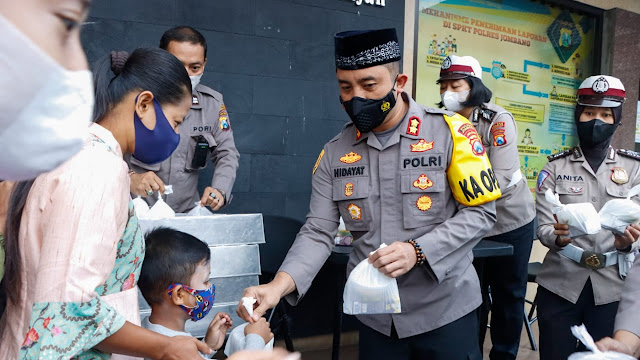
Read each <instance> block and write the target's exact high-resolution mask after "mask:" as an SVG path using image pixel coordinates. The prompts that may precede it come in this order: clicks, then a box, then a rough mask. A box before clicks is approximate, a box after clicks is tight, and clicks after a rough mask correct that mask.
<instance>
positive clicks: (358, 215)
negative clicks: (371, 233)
mask: <svg viewBox="0 0 640 360" xmlns="http://www.w3.org/2000/svg"><path fill="white" fill-rule="evenodd" d="M347 211H349V215H351V218H352V219H353V220H360V219H362V209H360V207H359V206H358V205H356V204H349V206H347Z"/></svg>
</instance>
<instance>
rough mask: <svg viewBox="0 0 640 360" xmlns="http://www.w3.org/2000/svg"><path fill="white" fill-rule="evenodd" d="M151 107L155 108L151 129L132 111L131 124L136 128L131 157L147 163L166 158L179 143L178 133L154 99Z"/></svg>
mask: <svg viewBox="0 0 640 360" xmlns="http://www.w3.org/2000/svg"><path fill="white" fill-rule="evenodd" d="M137 101H138V98H136V102H137ZM153 107H154V109H155V110H156V127H155V128H153V130H149V129H148V128H147V127H146V126H144V124H143V123H142V120H140V117H139V116H138V113H137V112H135V111H134V113H133V125H134V127H135V130H136V148H135V150H134V151H133V157H135V158H136V159H138V160H140V161H142V162H143V163H145V164H149V165H151V164H157V163H159V162H162V161H165V160H167V159H168V158H169V156H171V154H172V153H173V151H174V150H175V149H176V148H177V147H178V143H180V135H178V134H177V133H176V131H175V130H174V129H173V127H171V124H170V123H169V120H168V119H167V117H166V116H165V115H164V112H163V111H162V108H161V107H160V104H159V103H158V101H157V100H156V99H153Z"/></svg>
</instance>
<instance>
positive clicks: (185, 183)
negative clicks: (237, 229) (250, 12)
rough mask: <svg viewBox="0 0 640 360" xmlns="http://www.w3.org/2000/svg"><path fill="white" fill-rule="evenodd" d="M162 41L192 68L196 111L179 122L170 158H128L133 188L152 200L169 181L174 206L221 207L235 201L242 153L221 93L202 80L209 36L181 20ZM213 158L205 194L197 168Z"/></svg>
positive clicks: (179, 209)
mask: <svg viewBox="0 0 640 360" xmlns="http://www.w3.org/2000/svg"><path fill="white" fill-rule="evenodd" d="M160 47H161V48H163V49H165V50H167V51H169V52H170V53H172V54H173V55H174V56H176V57H177V58H178V60H180V61H181V62H182V63H183V64H184V66H185V68H186V69H187V72H188V73H189V77H190V78H191V85H192V88H193V94H192V95H193V99H192V103H191V111H189V114H188V115H187V117H186V119H185V120H184V122H183V123H182V124H180V126H179V130H180V143H179V144H178V148H177V149H176V150H175V151H174V152H173V154H172V155H171V157H170V158H169V159H167V160H165V161H163V162H161V163H158V164H145V163H143V162H141V161H139V160H137V159H136V158H135V157H131V158H130V159H129V161H128V163H129V168H130V170H131V173H130V175H131V192H132V193H133V194H135V195H139V196H143V197H144V199H145V200H146V201H147V203H149V205H153V204H154V203H155V201H156V196H155V195H154V193H155V192H156V191H160V192H161V193H164V190H165V189H164V185H165V184H170V185H172V186H173V194H171V195H167V196H166V197H165V201H166V202H167V204H168V205H169V206H170V207H171V208H172V209H173V210H174V211H176V212H186V211H188V210H190V209H191V208H193V207H194V206H195V203H196V202H198V201H199V202H200V203H201V204H202V205H203V206H210V207H211V208H212V209H213V210H218V209H220V208H221V207H222V206H224V205H226V204H228V203H229V202H230V201H231V198H232V196H231V189H232V188H233V183H234V182H235V179H236V170H237V169H238V159H239V157H240V154H239V153H238V150H237V149H236V145H235V142H234V140H233V131H232V130H231V123H230V122H229V114H228V113H227V108H226V106H225V104H224V101H223V100H222V94H220V93H219V92H217V91H215V90H213V89H211V88H209V87H207V86H204V85H202V84H200V78H201V77H202V74H203V73H204V68H205V65H206V63H207V43H206V40H205V38H204V36H202V34H201V33H200V32H198V31H197V30H195V29H193V28H191V27H188V26H178V27H176V28H173V29H170V30H167V31H166V32H165V33H164V34H163V35H162V38H161V40H160ZM209 161H212V162H213V163H214V164H215V173H214V175H213V179H212V180H211V186H207V187H206V188H205V189H204V192H203V194H202V195H200V194H198V193H197V187H198V174H199V172H200V171H201V170H203V169H204V168H205V167H206V165H207V163H208V162H209ZM152 195H153V196H152Z"/></svg>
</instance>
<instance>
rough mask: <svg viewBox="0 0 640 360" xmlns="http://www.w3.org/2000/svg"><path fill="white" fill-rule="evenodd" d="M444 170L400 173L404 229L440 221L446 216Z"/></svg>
mask: <svg viewBox="0 0 640 360" xmlns="http://www.w3.org/2000/svg"><path fill="white" fill-rule="evenodd" d="M446 181H447V180H446V179H445V174H444V171H424V172H414V171H412V172H406V173H403V174H402V175H401V186H400V190H401V192H402V213H403V218H404V227H405V229H414V228H417V227H421V226H425V225H430V224H433V223H440V222H442V221H444V220H445V218H446V211H445V203H444V200H445V199H444V191H445V188H446V186H447V183H446Z"/></svg>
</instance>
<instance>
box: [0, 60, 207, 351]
mask: <svg viewBox="0 0 640 360" xmlns="http://www.w3.org/2000/svg"><path fill="white" fill-rule="evenodd" d="M94 83H95V91H96V102H95V109H94V118H95V122H96V123H95V124H93V125H91V126H90V127H89V136H87V138H86V140H85V145H84V148H83V149H82V150H81V151H80V152H79V153H78V154H76V155H75V156H74V157H72V158H71V159H70V160H69V161H67V162H65V163H64V164H63V165H61V166H60V167H58V168H57V169H55V170H53V171H51V172H49V173H46V174H43V175H40V176H38V177H37V178H36V179H35V180H33V181H29V182H21V183H17V184H16V185H15V188H14V191H13V194H12V197H11V201H10V210H9V216H8V219H7V226H6V239H5V243H6V269H5V271H6V273H5V277H4V279H3V283H2V287H3V290H4V291H5V294H6V296H7V297H8V302H7V307H6V311H5V312H4V313H3V315H2V319H1V320H0V358H1V359H17V358H29V359H32V358H53V359H68V358H72V357H74V358H80V359H85V358H110V353H123V354H127V355H132V356H144V357H149V358H160V359H196V358H198V357H199V354H198V352H197V349H200V351H202V352H204V353H209V352H210V349H209V348H208V347H207V346H206V345H204V344H203V343H201V342H198V341H196V340H195V339H191V338H167V337H164V336H161V335H158V334H156V333H153V332H151V331H148V330H146V329H142V328H140V327H139V326H138V324H139V314H138V290H137V287H136V281H137V279H138V276H139V272H140V267H141V263H142V261H143V259H144V241H143V238H142V234H141V233H140V231H139V228H138V223H137V218H136V217H135V214H134V212H133V206H132V203H131V199H130V196H129V176H128V170H127V165H126V163H125V162H124V161H123V159H122V156H123V155H124V154H133V156H135V157H139V158H141V159H143V160H146V161H150V162H153V161H162V160H164V159H166V158H167V157H169V155H170V154H171V152H172V151H173V150H174V149H175V147H176V145H177V142H178V139H179V135H178V134H177V130H176V127H177V125H178V124H179V123H180V122H182V120H183V119H184V117H185V116H186V114H187V112H188V111H189V108H190V102H191V82H190V80H189V77H188V75H187V73H186V71H185V70H184V67H183V66H182V64H181V63H180V62H179V61H178V60H177V59H176V58H175V57H174V56H172V55H171V54H169V53H167V52H166V51H164V50H161V49H151V48H150V49H137V50H136V51H134V52H133V53H132V54H131V56H130V57H128V58H127V54H126V53H112V54H111V56H110V57H109V56H107V57H106V58H104V59H102V60H101V61H100V62H99V64H98V67H97V69H96V71H95V79H94ZM85 95H86V96H91V94H85Z"/></svg>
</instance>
